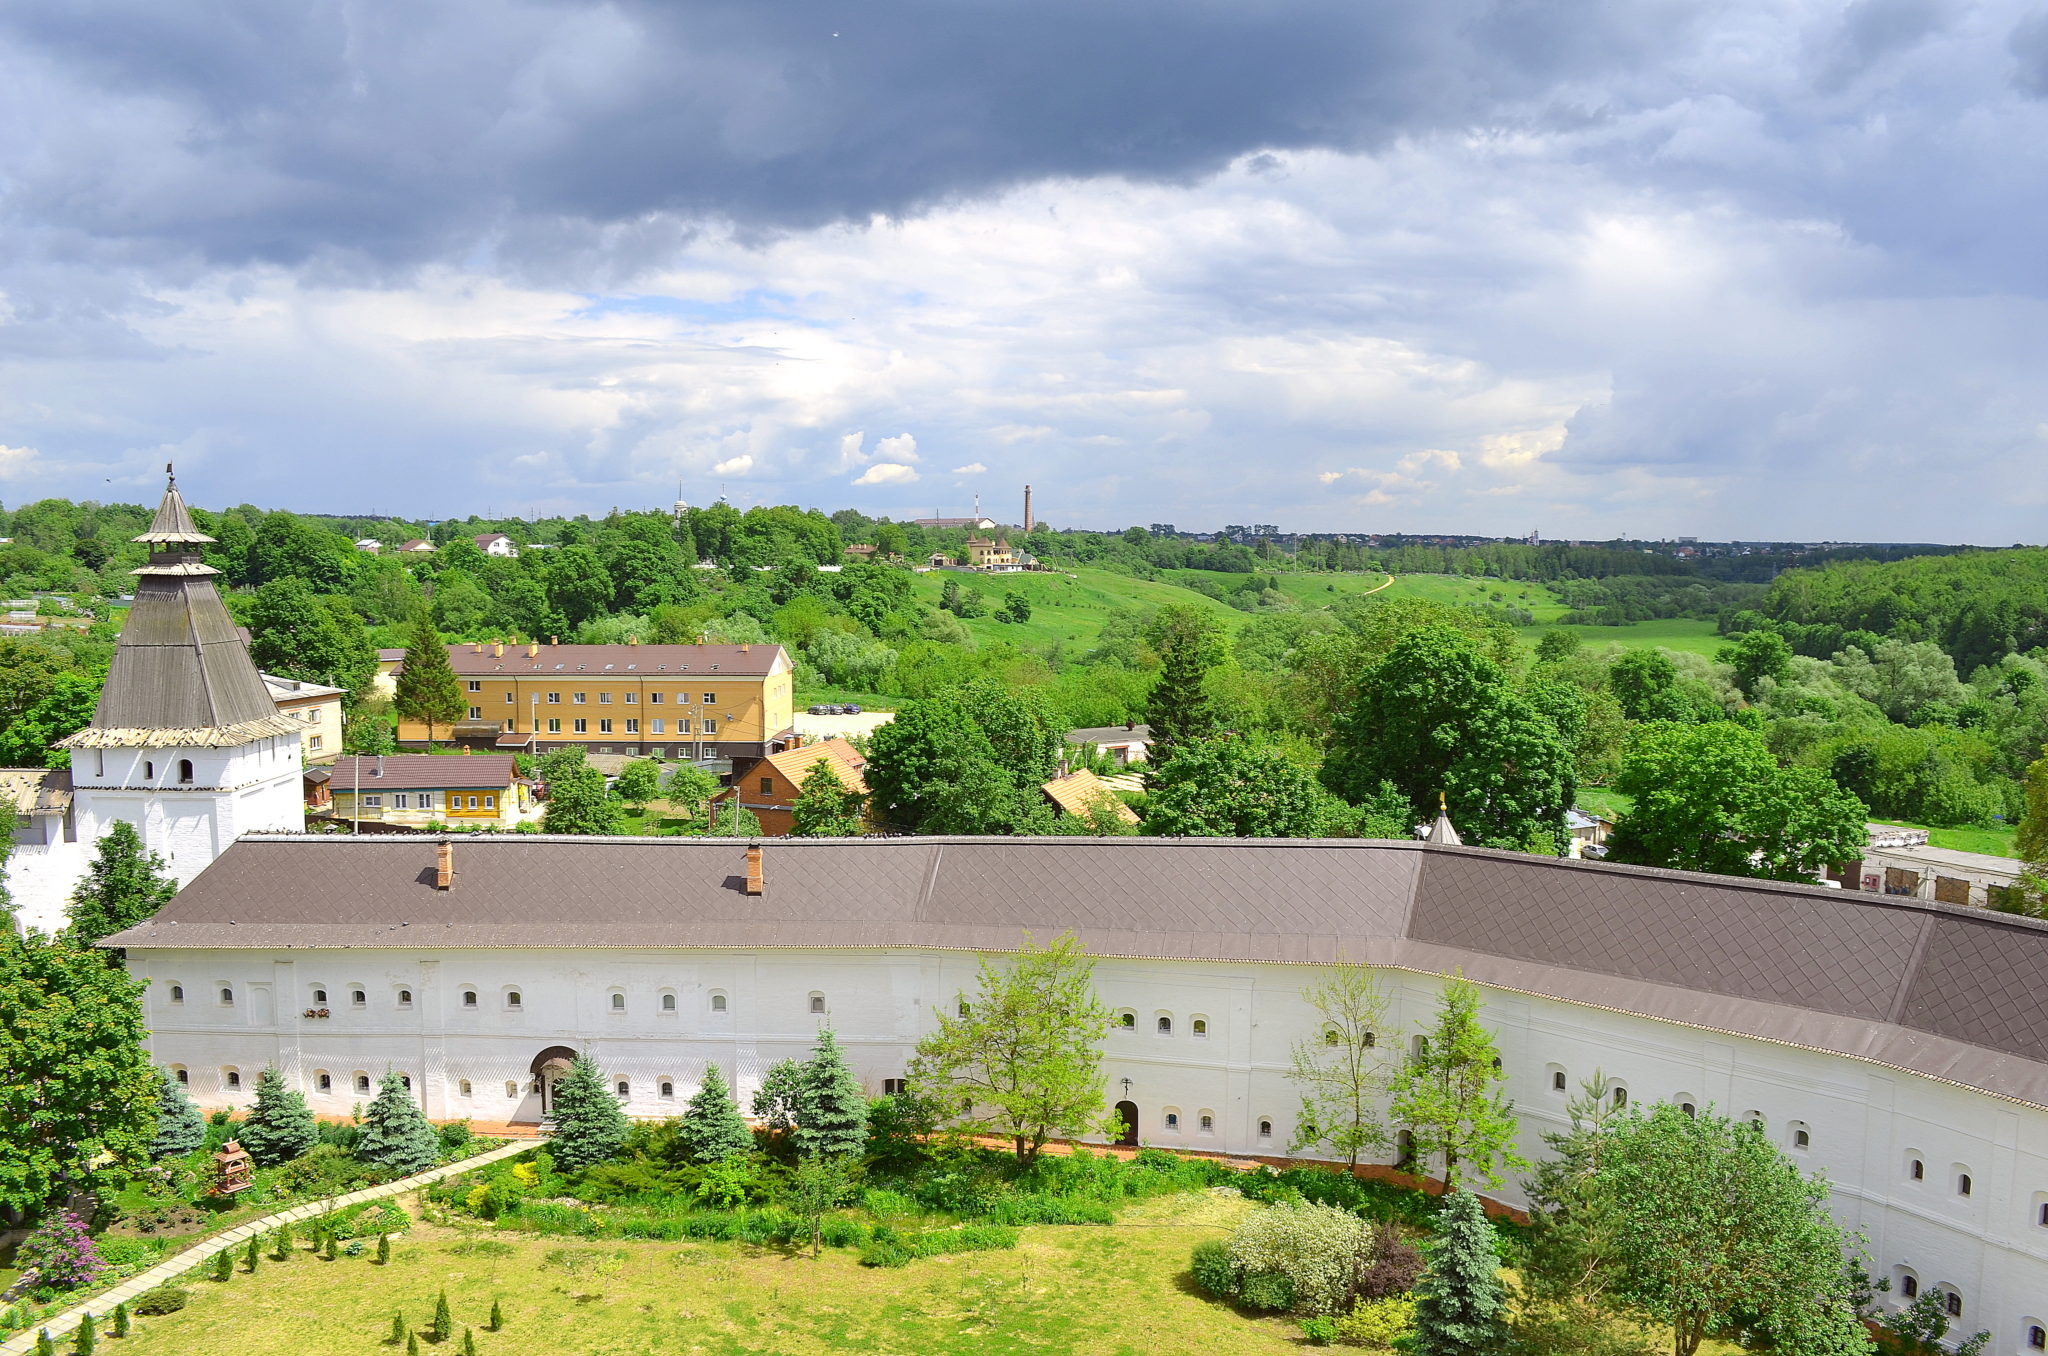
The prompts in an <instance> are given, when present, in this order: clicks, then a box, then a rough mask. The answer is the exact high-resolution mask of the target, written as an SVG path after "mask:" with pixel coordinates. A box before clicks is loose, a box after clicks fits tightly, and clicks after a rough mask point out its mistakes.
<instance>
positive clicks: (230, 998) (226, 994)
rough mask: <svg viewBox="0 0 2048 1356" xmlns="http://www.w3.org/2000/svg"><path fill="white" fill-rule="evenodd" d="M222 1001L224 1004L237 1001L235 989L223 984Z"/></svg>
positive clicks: (221, 988) (221, 990)
mask: <svg viewBox="0 0 2048 1356" xmlns="http://www.w3.org/2000/svg"><path fill="white" fill-rule="evenodd" d="M220 1001H221V1002H222V1003H224V1004H232V1003H233V1002H234V1001H235V991H234V990H233V989H231V988H229V987H228V986H227V985H225V984H223V985H221V986H220Z"/></svg>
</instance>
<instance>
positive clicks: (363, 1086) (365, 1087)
mask: <svg viewBox="0 0 2048 1356" xmlns="http://www.w3.org/2000/svg"><path fill="white" fill-rule="evenodd" d="M369 1090H370V1076H369V1075H368V1074H366V1073H358V1074H357V1075H356V1091H357V1092H368V1091H369Z"/></svg>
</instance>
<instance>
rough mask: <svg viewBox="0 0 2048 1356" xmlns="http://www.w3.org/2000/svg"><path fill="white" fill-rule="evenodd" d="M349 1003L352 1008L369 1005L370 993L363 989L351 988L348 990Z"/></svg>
mask: <svg viewBox="0 0 2048 1356" xmlns="http://www.w3.org/2000/svg"><path fill="white" fill-rule="evenodd" d="M348 1003H349V1006H350V1007H352V1008H362V1007H368V1006H369V1004H370V995H368V994H366V993H364V992H363V991H362V990H361V989H350V990H349V991H348Z"/></svg>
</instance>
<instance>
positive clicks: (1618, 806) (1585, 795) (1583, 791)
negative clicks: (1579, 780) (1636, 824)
mask: <svg viewBox="0 0 2048 1356" xmlns="http://www.w3.org/2000/svg"><path fill="white" fill-rule="evenodd" d="M1632 804H1634V801H1633V800H1632V799H1631V798H1630V797H1628V796H1624V795H1623V794H1622V793H1621V792H1619V791H1610V790H1608V789H1607V788H1606V787H1604V786H1582V787H1580V788H1579V795H1578V808H1579V809H1581V810H1584V811H1585V812H1586V813H1587V814H1589V815H1598V816H1599V817H1600V818H1602V819H1609V820H1611V819H1618V818H1620V817H1621V816H1622V815H1625V814H1627V813H1628V812H1629V807H1630V806H1631V805H1632Z"/></svg>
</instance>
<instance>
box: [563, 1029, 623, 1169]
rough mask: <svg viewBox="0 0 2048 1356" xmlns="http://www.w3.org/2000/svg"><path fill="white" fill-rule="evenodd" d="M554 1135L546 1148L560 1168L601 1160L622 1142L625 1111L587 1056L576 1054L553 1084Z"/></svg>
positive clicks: (615, 1149)
mask: <svg viewBox="0 0 2048 1356" xmlns="http://www.w3.org/2000/svg"><path fill="white" fill-rule="evenodd" d="M554 1115H555V1137H554V1140H553V1141H552V1142H551V1143H550V1144H549V1145H548V1151H549V1152H550V1153H552V1154H553V1155H554V1156H555V1162H556V1163H557V1164H558V1165H559V1166H561V1167H564V1168H584V1167H588V1166H590V1165H591V1164H592V1163H602V1162H604V1160H606V1159H607V1158H610V1157H612V1156H613V1155H614V1154H616V1153H618V1151H619V1149H620V1148H621V1147H622V1146H623V1145H624V1144H625V1142H626V1130H627V1128H628V1127H627V1125H626V1112H625V1109H624V1108H622V1107H621V1106H620V1105H619V1099H618V1098H617V1097H614V1096H613V1095H612V1091H611V1089H610V1088H607V1087H606V1086H605V1085H604V1075H603V1074H601V1073H599V1072H598V1069H597V1064H596V1063H595V1062H594V1061H593V1060H592V1059H591V1058H590V1056H588V1055H578V1056H577V1057H576V1062H575V1063H574V1064H571V1065H570V1066H569V1072H568V1074H567V1075H566V1076H565V1077H564V1078H563V1079H562V1081H561V1082H560V1083H559V1084H557V1085H556V1087H555V1106H554Z"/></svg>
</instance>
